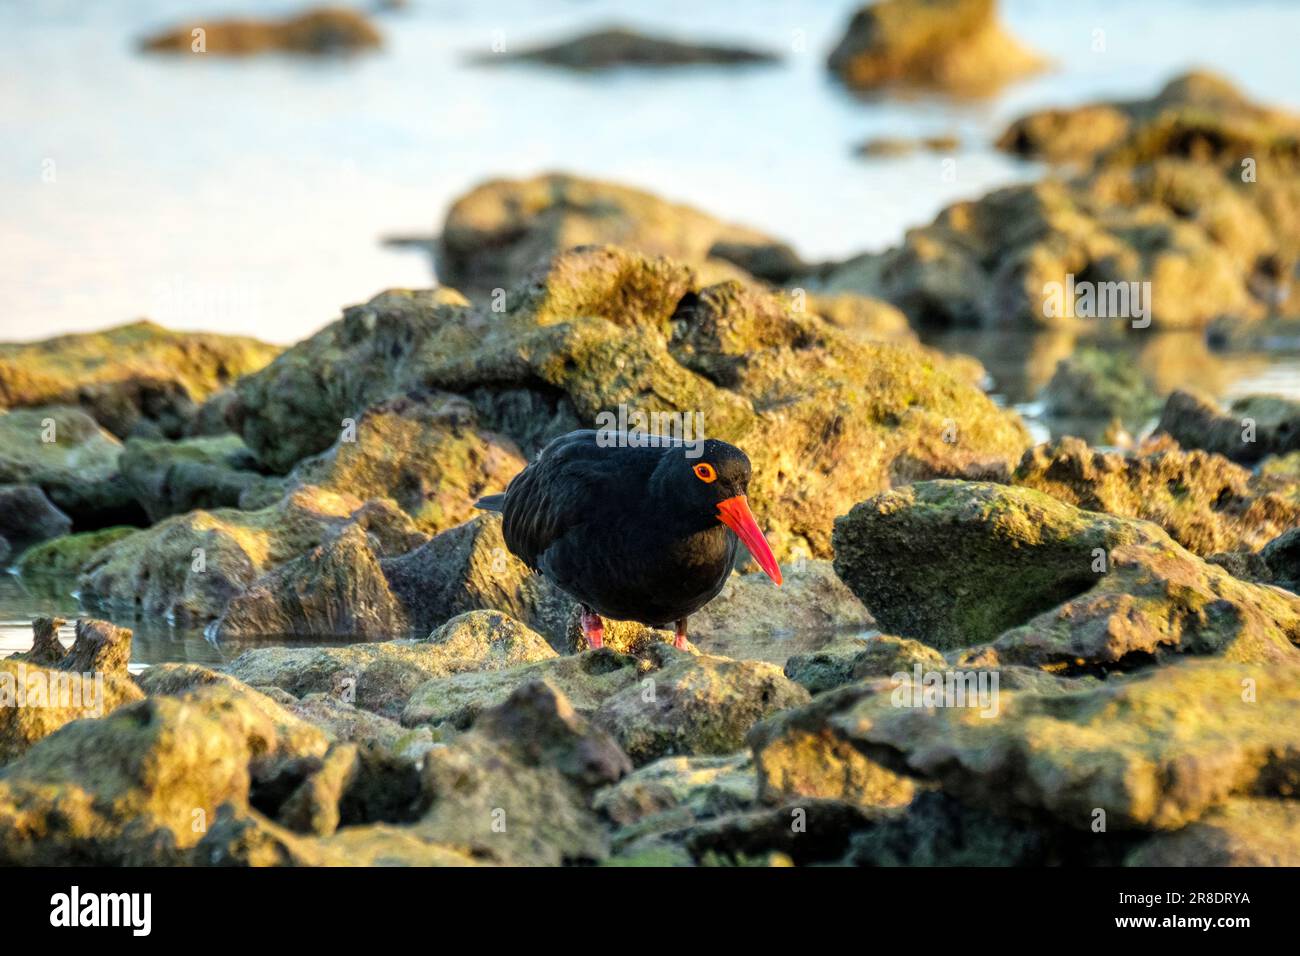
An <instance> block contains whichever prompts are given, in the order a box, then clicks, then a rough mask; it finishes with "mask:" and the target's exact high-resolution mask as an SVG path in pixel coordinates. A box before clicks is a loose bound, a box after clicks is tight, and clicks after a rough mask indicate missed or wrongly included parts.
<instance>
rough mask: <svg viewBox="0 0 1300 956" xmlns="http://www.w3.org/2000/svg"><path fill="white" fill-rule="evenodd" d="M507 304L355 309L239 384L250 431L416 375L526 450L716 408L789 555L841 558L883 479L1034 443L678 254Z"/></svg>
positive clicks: (557, 277)
mask: <svg viewBox="0 0 1300 956" xmlns="http://www.w3.org/2000/svg"><path fill="white" fill-rule="evenodd" d="M504 304H505V307H506V311H504V312H494V311H489V310H487V309H484V310H482V311H474V310H467V309H465V308H464V307H460V306H453V305H449V304H446V303H441V304H439V303H435V302H433V301H432V300H431V299H429V298H428V297H426V296H420V295H413V294H399V293H388V294H385V295H384V296H380V297H377V298H376V299H375V300H373V301H372V302H371V303H369V304H368V305H367V306H364V307H358V308H356V309H353V310H349V311H348V313H347V315H346V316H345V318H344V320H343V321H342V322H341V323H336V324H335V325H334V326H331V327H329V328H327V329H325V330H324V331H322V332H321V333H318V335H317V336H314V337H313V338H311V339H309V340H307V341H306V342H304V343H300V344H299V345H298V346H295V347H294V348H293V349H290V350H289V351H288V352H286V353H285V354H284V355H283V356H281V357H280V358H279V359H278V360H277V361H276V362H274V363H272V365H271V366H269V367H268V368H267V369H266V370H264V371H263V372H262V373H259V374H258V375H254V376H250V377H247V378H245V379H243V380H242V381H241V382H240V386H239V389H240V395H241V406H242V414H243V415H244V420H243V435H244V438H245V440H246V441H248V443H249V445H250V447H252V448H253V449H254V450H255V451H256V452H257V453H258V454H259V456H262V457H263V458H264V460H265V458H266V456H267V455H271V456H274V457H276V458H277V459H279V460H281V461H284V460H289V459H294V458H297V457H301V455H303V454H307V453H312V452H315V451H317V450H319V448H320V447H322V446H320V445H315V446H314V443H315V442H316V441H321V442H322V443H323V444H328V443H329V442H332V441H334V440H335V439H336V438H337V434H338V428H339V422H340V421H341V420H342V419H343V418H346V417H349V416H350V415H354V414H356V413H357V409H358V408H364V407H366V406H367V405H368V404H371V403H373V402H374V401H376V400H377V399H378V398H380V397H382V395H383V393H384V392H385V391H387V392H389V393H391V392H394V391H397V392H402V393H405V392H406V391H409V390H410V387H411V386H412V384H413V383H414V382H417V381H418V384H419V386H420V387H422V388H433V389H438V390H443V391H452V392H455V393H457V394H461V395H463V396H465V397H466V398H468V399H469V400H470V402H471V403H473V405H474V406H475V408H476V410H477V412H478V415H479V420H480V422H481V424H482V426H483V427H484V428H486V429H490V430H492V431H494V432H496V433H498V434H504V435H506V436H508V437H509V438H511V439H512V440H514V441H515V442H516V444H517V445H518V446H519V447H520V448H521V449H522V450H523V451H524V452H525V453H527V454H532V453H534V452H535V451H536V450H537V449H538V448H539V447H540V445H541V443H542V442H544V441H545V440H548V439H549V438H551V437H554V435H555V434H557V433H559V432H562V431H567V430H569V429H571V428H574V427H578V426H580V425H592V426H594V425H596V424H598V422H597V416H599V415H601V414H602V413H616V412H617V409H618V408H619V406H620V405H622V406H626V408H628V409H632V410H636V411H639V412H643V413H647V414H648V413H651V412H656V413H667V414H674V415H677V416H692V417H691V419H690V422H691V425H692V427H695V425H696V419H695V418H694V417H693V416H694V415H695V414H696V413H697V412H699V411H700V410H701V409H707V421H706V422H705V423H704V428H705V431H706V433H707V434H709V435H710V436H711V437H717V438H722V439H724V440H728V441H732V442H734V443H737V444H739V445H740V446H741V447H744V446H745V444H746V441H747V438H749V437H750V436H759V435H761V436H762V442H763V445H764V449H765V455H764V460H763V461H762V463H761V464H760V466H759V467H758V468H757V469H756V473H755V479H754V482H753V483H752V484H751V487H750V498H751V501H752V502H753V503H754V505H755V509H756V513H757V514H758V516H759V519H760V521H762V522H764V523H765V527H766V528H767V530H768V532H769V535H770V537H771V539H772V543H773V546H774V547H775V548H776V549H777V552H778V554H780V553H782V552H783V551H784V552H786V553H800V552H802V553H805V554H811V555H813V556H826V555H827V554H828V552H829V529H830V524H831V520H832V518H833V517H834V515H835V514H836V513H838V511H841V510H843V508H844V507H847V505H848V503H849V502H850V501H853V500H857V498H858V497H860V496H861V494H862V493H863V491H864V489H868V488H874V489H879V488H883V487H885V486H886V485H887V484H889V483H891V482H893V481H897V480H912V479H915V478H918V477H926V476H934V475H936V474H939V475H958V474H960V475H970V474H972V473H975V474H980V475H987V474H995V473H1001V474H1005V473H1006V470H1007V468H1008V459H1009V458H1011V457H1013V456H1014V457H1018V456H1019V455H1020V453H1021V452H1022V451H1023V449H1024V447H1025V445H1027V444H1028V441H1027V435H1026V433H1025V432H1024V431H1023V428H1022V426H1021V425H1020V423H1019V422H1018V421H1017V420H1016V419H1015V418H1014V417H1013V416H1011V415H1008V414H1007V413H1005V412H1003V411H1000V410H998V409H997V408H996V407H995V406H994V405H993V404H992V403H991V402H990V401H989V400H988V399H987V397H986V396H984V395H983V394H982V393H980V392H979V390H978V389H976V388H975V387H974V386H972V385H970V384H969V382H968V380H965V374H966V373H965V371H964V369H963V370H958V369H957V367H955V366H953V367H950V366H949V365H948V364H947V363H946V362H944V361H942V360H940V359H937V358H935V357H934V356H931V355H927V354H925V353H920V352H918V351H917V350H915V349H908V348H905V347H896V346H888V345H881V344H872V343H863V342H857V341H854V340H852V339H851V338H849V337H848V336H845V335H844V334H842V333H839V332H837V331H836V330H835V329H834V327H833V326H831V325H829V324H828V323H826V322H825V321H824V320H822V319H820V318H818V317H817V316H815V315H812V314H799V313H796V312H792V311H789V310H788V309H787V308H786V307H785V305H784V304H783V300H782V299H781V298H780V297H777V296H774V295H771V294H769V293H766V292H764V291H762V290H760V289H757V288H754V287H750V286H746V285H743V284H740V283H735V282H728V283H723V284H722V285H720V286H714V287H708V288H703V289H700V288H699V287H698V284H697V283H696V280H695V279H694V276H693V273H692V272H691V270H690V269H688V268H686V267H684V266H680V265H677V264H675V263H672V262H669V261H667V260H662V259H657V260H652V259H646V258H643V257H641V256H637V255H634V254H632V253H628V252H625V251H623V250H620V249H616V248H612V247H600V248H586V249H580V250H575V251H572V252H569V253H565V254H563V255H561V256H559V257H557V259H556V260H555V261H554V262H553V263H552V265H551V266H550V268H549V269H548V270H547V271H546V272H544V273H542V274H540V275H539V277H538V279H537V280H536V281H535V282H534V283H532V284H529V285H526V286H521V287H519V288H516V289H515V290H513V292H512V294H511V295H510V296H507V297H506V300H505V303H504ZM629 330H635V331H636V334H635V335H629V334H628V332H629ZM327 368H328V369H330V370H331V371H330V374H331V375H333V376H334V378H332V379H331V386H330V388H329V389H328V390H322V389H321V387H320V385H319V381H320V378H319V377H320V376H321V375H322V374H325V373H324V371H323V370H324V369H327ZM340 368H344V369H352V368H364V369H366V370H367V372H366V374H365V375H364V376H362V375H356V376H355V377H353V376H351V375H350V373H348V372H347V371H339V370H340ZM611 370H616V373H615V374H611ZM864 383H865V384H864ZM611 410H613V411H611ZM679 420H680V419H679ZM281 422H284V423H285V426H288V427H285V426H282V425H281V424H279V423H281ZM290 423H291V424H290ZM286 436H287V437H286ZM751 444H752V442H751ZM313 446H314V447H313Z"/></svg>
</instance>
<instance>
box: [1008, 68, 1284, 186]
mask: <svg viewBox="0 0 1300 956" xmlns="http://www.w3.org/2000/svg"><path fill="white" fill-rule="evenodd" d="M1298 135H1300V121H1297V120H1296V118H1295V117H1294V116H1292V115H1290V114H1287V113H1284V112H1282V111H1280V110H1273V109H1269V108H1267V107H1263V106H1259V105H1257V104H1255V103H1252V102H1251V101H1250V100H1249V99H1248V98H1247V97H1246V96H1245V95H1244V94H1243V93H1242V92H1241V91H1240V90H1238V89H1237V88H1236V87H1234V86H1233V85H1232V84H1231V83H1230V82H1229V81H1228V80H1227V79H1225V78H1224V77H1222V76H1219V75H1217V74H1214V73H1210V72H1206V71H1193V72H1191V73H1185V74H1183V75H1181V76H1178V77H1176V78H1174V79H1173V80H1170V81H1169V82H1168V83H1167V84H1165V86H1164V87H1163V88H1162V89H1161V90H1160V92H1159V93H1157V94H1156V95H1155V96H1153V97H1151V98H1149V99H1139V100H1126V101H1119V102H1108V103H1090V104H1085V105H1083V106H1079V107H1074V108H1070V109H1046V110H1040V111H1037V112H1034V113H1030V114H1028V115H1027V116H1024V117H1021V118H1020V119H1018V120H1016V121H1015V122H1014V123H1012V124H1011V125H1010V126H1009V127H1008V128H1007V129H1006V131H1005V132H1003V133H1002V135H1001V136H1000V137H999V139H998V141H997V145H998V147H999V148H1001V149H1004V150H1006V151H1008V152H1012V153H1016V154H1017V155H1020V156H1024V157H1027V158H1033V159H1047V160H1050V161H1053V162H1072V163H1076V164H1083V165H1088V164H1091V163H1095V162H1099V161H1100V162H1103V163H1117V164H1118V163H1133V162H1138V161H1141V160H1144V159H1150V158H1153V157H1156V156H1167V155H1177V156H1183V157H1187V158H1191V159H1196V160H1201V161H1210V162H1214V161H1226V162H1227V163H1230V164H1231V165H1232V166H1236V167H1239V166H1240V164H1241V160H1242V159H1243V158H1244V157H1247V156H1250V157H1254V158H1255V159H1256V160H1257V161H1258V162H1261V163H1262V162H1269V161H1275V162H1283V163H1287V164H1290V163H1294V162H1296V161H1297V160H1300V141H1298V140H1297V138H1296V137H1297V136H1298Z"/></svg>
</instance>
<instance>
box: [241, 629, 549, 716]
mask: <svg viewBox="0 0 1300 956" xmlns="http://www.w3.org/2000/svg"><path fill="white" fill-rule="evenodd" d="M554 657H555V651H553V650H552V649H551V648H550V646H549V645H548V644H547V643H546V641H545V640H544V639H542V638H541V637H540V636H539V635H537V634H535V633H533V632H532V631H530V630H528V629H527V628H526V627H524V626H523V625H521V624H519V623H518V622H516V621H513V620H511V619H510V618H508V617H506V616H505V615H503V614H501V613H499V612H495V611H476V612H471V613H469V614H464V615H461V616H460V617H458V618H456V619H455V620H453V621H450V622H448V623H447V624H446V625H445V626H444V627H442V628H440V629H439V630H438V631H435V632H434V633H433V634H431V635H430V636H429V639H428V640H426V641H384V642H378V643H373V644H354V645H350V646H346V647H302V648H290V647H266V648H256V649H254V650H250V651H245V652H244V653H243V654H241V655H240V656H239V657H238V658H236V659H235V661H234V662H232V663H231V664H230V665H229V666H228V667H227V668H226V671H227V672H228V673H229V674H231V675H233V676H234V677H237V678H238V679H240V680H241V681H243V682H245V683H247V684H252V685H254V686H270V687H280V688H282V689H284V690H286V691H288V692H289V693H291V694H293V695H294V696H296V697H304V696H306V695H308V694H314V693H326V694H330V695H332V696H334V697H336V698H339V699H342V700H343V701H344V702H346V703H352V704H355V705H356V706H357V707H360V708H362V709H364V710H370V711H374V712H375V713H378V714H381V715H384V716H388V717H396V716H398V715H400V714H401V713H402V710H403V707H405V706H406V705H407V699H408V698H410V697H411V696H412V693H413V692H414V691H415V690H416V689H417V688H419V687H421V686H422V685H424V684H425V683H426V682H428V681H430V680H431V679H433V678H445V677H449V676H450V675H454V674H461V673H465V672H472V673H473V674H474V675H475V676H485V675H486V673H488V672H492V671H496V670H500V669H502V668H514V667H516V666H517V665H520V664H526V663H528V662H532V661H544V660H549V659H551V658H554ZM505 696H508V693H507V694H506V695H505ZM502 699H504V697H503V698H502ZM497 702H498V703H499V701H497ZM418 722H419V721H408V722H407V723H418ZM431 722H436V721H431Z"/></svg>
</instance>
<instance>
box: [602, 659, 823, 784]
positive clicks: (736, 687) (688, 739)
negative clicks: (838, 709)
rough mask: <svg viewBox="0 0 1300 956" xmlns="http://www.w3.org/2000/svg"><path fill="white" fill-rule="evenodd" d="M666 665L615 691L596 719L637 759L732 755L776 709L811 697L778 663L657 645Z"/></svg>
mask: <svg viewBox="0 0 1300 956" xmlns="http://www.w3.org/2000/svg"><path fill="white" fill-rule="evenodd" d="M650 656H651V657H652V658H653V659H654V660H656V662H657V663H659V665H660V666H659V668H658V669H657V670H655V671H654V672H652V673H650V674H649V675H648V676H647V677H646V678H645V680H644V681H642V682H639V683H637V684H632V685H629V686H628V687H626V688H624V689H623V690H620V691H618V692H617V693H615V694H612V695H611V696H610V697H608V698H607V699H606V700H605V701H604V702H603V703H602V704H601V705H600V708H599V709H598V710H597V711H596V713H595V715H594V716H593V717H592V720H593V721H594V722H595V723H596V724H597V725H598V726H600V727H604V728H605V729H607V730H609V731H610V733H612V734H613V735H614V738H615V739H616V740H618V742H619V744H620V745H621V746H622V747H623V749H624V750H625V751H626V752H627V754H628V756H629V757H631V758H632V761H633V762H634V763H636V764H644V763H646V762H648V761H650V760H654V759H656V758H658V757H664V756H669V755H673V754H694V755H704V754H724V753H732V752H734V751H736V750H737V749H739V748H740V746H741V745H742V744H743V743H744V740H745V734H746V733H747V732H748V731H749V728H750V727H752V726H753V725H754V724H755V723H756V722H757V721H759V720H761V719H762V718H764V717H766V716H768V715H769V714H771V713H773V712H775V711H778V710H783V709H784V708H787V707H795V706H798V705H799V704H802V703H805V702H806V701H807V700H808V692H807V691H806V690H804V689H803V688H802V687H800V686H799V685H798V684H795V683H794V682H792V681H790V680H787V679H786V677H785V676H784V675H783V674H782V673H781V669H780V668H779V667H777V666H776V665H775V664H768V663H766V662H763V661H733V660H729V659H727V658H724V657H712V656H707V655H699V656H693V655H689V654H684V653H682V652H680V651H675V650H673V649H672V648H669V647H666V646H664V645H655V646H654V647H653V648H652V649H651V650H650Z"/></svg>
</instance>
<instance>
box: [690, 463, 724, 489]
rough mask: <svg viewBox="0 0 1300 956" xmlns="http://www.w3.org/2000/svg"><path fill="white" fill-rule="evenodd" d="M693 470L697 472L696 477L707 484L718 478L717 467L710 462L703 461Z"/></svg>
mask: <svg viewBox="0 0 1300 956" xmlns="http://www.w3.org/2000/svg"><path fill="white" fill-rule="evenodd" d="M691 470H692V471H694V472H695V477H696V478H698V479H700V481H702V482H704V483H705V484H709V483H711V482H714V481H717V480H718V472H717V469H715V468H714V467H713V466H712V465H710V464H709V463H708V462H704V461H702V462H700V463H699V464H698V465H696V466H695V467H694V468H693V469H691Z"/></svg>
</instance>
